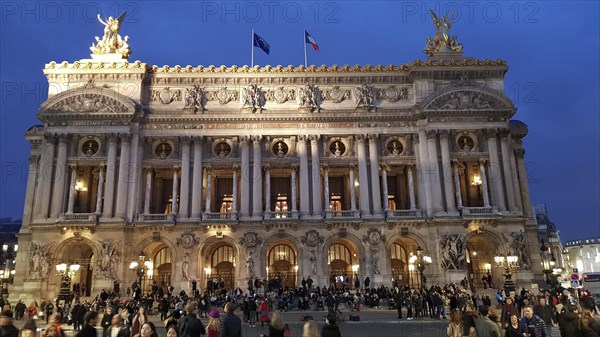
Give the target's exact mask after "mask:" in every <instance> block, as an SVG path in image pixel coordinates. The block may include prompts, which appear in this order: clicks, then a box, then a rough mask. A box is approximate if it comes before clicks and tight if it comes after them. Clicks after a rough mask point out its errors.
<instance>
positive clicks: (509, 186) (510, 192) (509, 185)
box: [499, 129, 518, 212]
mask: <svg viewBox="0 0 600 337" xmlns="http://www.w3.org/2000/svg"><path fill="white" fill-rule="evenodd" d="M508 132H509V131H508V129H501V130H500V132H499V134H500V151H501V153H502V171H504V186H505V187H506V199H507V201H508V210H509V211H511V212H515V211H517V210H518V209H517V204H516V203H515V190H514V183H513V176H512V170H511V168H510V155H509V153H510V152H509V150H508Z"/></svg>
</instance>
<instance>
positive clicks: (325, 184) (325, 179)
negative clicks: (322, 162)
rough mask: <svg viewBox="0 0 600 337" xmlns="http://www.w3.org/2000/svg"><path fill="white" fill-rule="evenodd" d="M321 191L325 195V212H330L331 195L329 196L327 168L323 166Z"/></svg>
mask: <svg viewBox="0 0 600 337" xmlns="http://www.w3.org/2000/svg"><path fill="white" fill-rule="evenodd" d="M323 190H324V194H325V212H329V211H331V195H330V194H329V167H328V166H323Z"/></svg>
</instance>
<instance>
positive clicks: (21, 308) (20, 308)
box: [15, 300, 27, 321]
mask: <svg viewBox="0 0 600 337" xmlns="http://www.w3.org/2000/svg"><path fill="white" fill-rule="evenodd" d="M26 309H27V307H26V306H25V303H23V302H22V301H21V300H19V302H17V304H16V305H15V314H16V317H15V318H16V319H17V320H18V321H20V320H22V319H23V316H24V315H25V310H26Z"/></svg>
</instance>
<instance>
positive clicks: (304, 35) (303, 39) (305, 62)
mask: <svg viewBox="0 0 600 337" xmlns="http://www.w3.org/2000/svg"><path fill="white" fill-rule="evenodd" d="M302 44H303V45H304V66H305V67H308V62H307V61H306V28H304V34H303V35H302Z"/></svg>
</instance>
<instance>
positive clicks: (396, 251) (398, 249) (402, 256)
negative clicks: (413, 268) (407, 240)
mask: <svg viewBox="0 0 600 337" xmlns="http://www.w3.org/2000/svg"><path fill="white" fill-rule="evenodd" d="M391 255H392V260H394V259H396V260H400V261H402V262H404V263H408V254H407V253H406V249H404V247H402V246H401V245H400V244H399V243H396V242H394V245H393V246H392V254H391Z"/></svg>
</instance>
